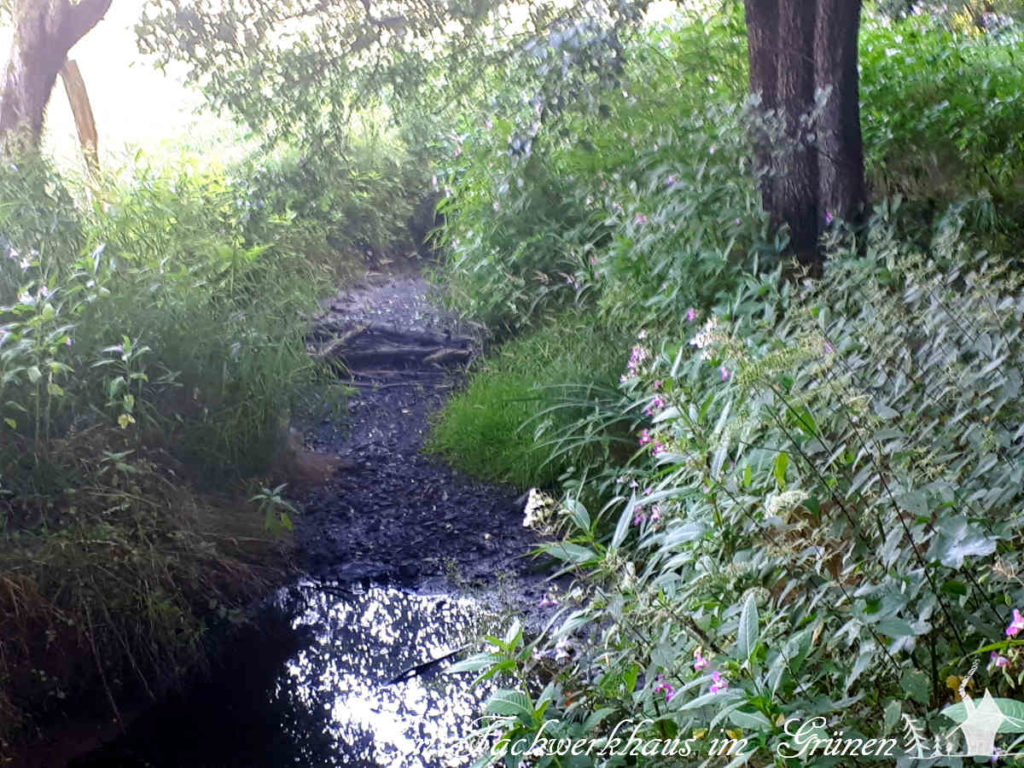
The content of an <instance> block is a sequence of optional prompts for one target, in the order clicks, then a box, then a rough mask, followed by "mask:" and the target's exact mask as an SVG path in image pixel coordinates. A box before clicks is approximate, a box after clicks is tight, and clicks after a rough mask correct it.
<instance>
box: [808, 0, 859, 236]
mask: <svg viewBox="0 0 1024 768" xmlns="http://www.w3.org/2000/svg"><path fill="white" fill-rule="evenodd" d="M819 2H820V7H819V10H818V28H817V32H816V34H815V46H814V63H815V78H816V79H815V87H816V88H817V90H818V91H820V92H822V93H826V94H827V98H826V100H825V103H824V108H823V110H822V113H821V118H820V120H819V122H818V123H817V127H818V131H817V133H818V164H819V168H820V173H821V198H820V200H819V204H818V205H819V210H818V217H819V221H824V220H829V219H831V218H832V217H835V218H837V219H842V220H844V221H848V222H850V223H852V224H854V225H857V224H860V223H861V221H862V218H863V216H864V214H865V210H866V208H867V184H866V183H865V181H864V142H863V139H862V137H861V130H860V78H859V74H858V72H857V32H858V30H859V28H860V12H861V0H819Z"/></svg>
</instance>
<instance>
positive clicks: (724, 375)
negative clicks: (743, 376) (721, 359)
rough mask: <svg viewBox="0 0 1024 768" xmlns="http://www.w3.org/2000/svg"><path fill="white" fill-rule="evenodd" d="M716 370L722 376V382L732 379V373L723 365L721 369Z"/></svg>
mask: <svg viewBox="0 0 1024 768" xmlns="http://www.w3.org/2000/svg"><path fill="white" fill-rule="evenodd" d="M718 370H719V372H720V373H721V374H722V381H728V380H729V379H731V378H732V371H730V370H729V369H728V368H726V367H725V366H724V365H723V366H722V367H721V368H719V369H718Z"/></svg>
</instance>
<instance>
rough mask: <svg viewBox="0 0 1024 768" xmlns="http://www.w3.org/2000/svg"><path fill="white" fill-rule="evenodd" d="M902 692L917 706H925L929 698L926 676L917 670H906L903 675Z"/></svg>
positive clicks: (929, 688) (929, 687)
mask: <svg viewBox="0 0 1024 768" xmlns="http://www.w3.org/2000/svg"><path fill="white" fill-rule="evenodd" d="M901 683H902V684H903V690H904V691H906V692H907V695H908V696H910V698H911V699H913V700H914V701H916V702H917V703H918V704H927V703H928V699H929V698H930V692H931V685H930V684H929V682H928V676H927V675H926V674H925V673H924V672H921V671H920V670H917V669H908V670H907V671H905V672H904V673H903V679H902V680H901Z"/></svg>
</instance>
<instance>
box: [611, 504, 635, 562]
mask: <svg viewBox="0 0 1024 768" xmlns="http://www.w3.org/2000/svg"><path fill="white" fill-rule="evenodd" d="M635 502H636V498H635V497H634V498H633V499H631V500H630V502H629V504H627V505H626V507H625V509H623V510H622V514H621V515H619V522H618V523H616V525H615V533H613V534H612V543H611V549H618V548H619V547H620V546H621V545H622V542H623V541H625V540H626V534H627V533H629V523H630V521H631V520H632V518H633V509H634V508H635Z"/></svg>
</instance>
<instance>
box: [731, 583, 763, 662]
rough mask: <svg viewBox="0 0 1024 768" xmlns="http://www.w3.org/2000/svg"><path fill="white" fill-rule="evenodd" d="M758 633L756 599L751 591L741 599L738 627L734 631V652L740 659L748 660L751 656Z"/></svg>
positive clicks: (755, 646)
mask: <svg viewBox="0 0 1024 768" xmlns="http://www.w3.org/2000/svg"><path fill="white" fill-rule="evenodd" d="M759 633H760V627H759V618H758V615H757V599H756V598H755V597H754V593H753V592H751V593H750V594H748V595H747V599H746V600H744V601H743V608H742V610H741V611H740V627H739V629H738V630H737V632H736V652H737V654H738V655H739V657H740V658H741V659H744V660H748V659H750V657H751V656H753V654H754V650H755V649H756V648H757V640H758V637H759Z"/></svg>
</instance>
